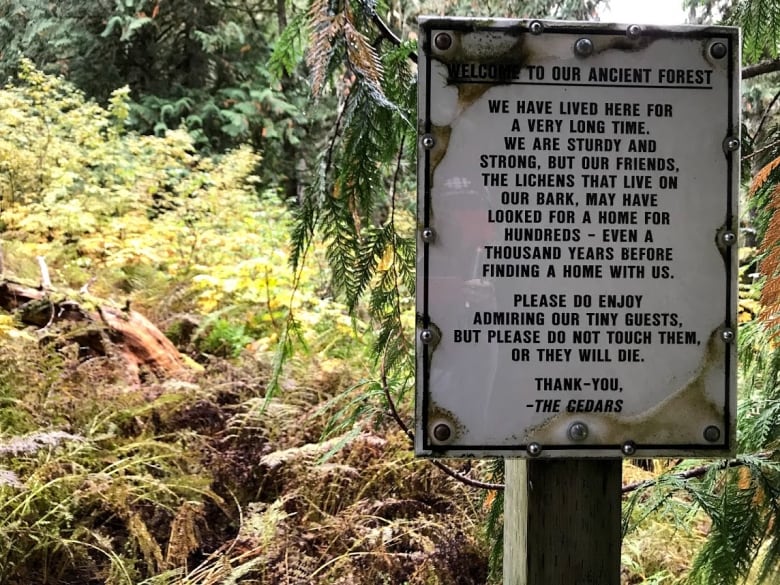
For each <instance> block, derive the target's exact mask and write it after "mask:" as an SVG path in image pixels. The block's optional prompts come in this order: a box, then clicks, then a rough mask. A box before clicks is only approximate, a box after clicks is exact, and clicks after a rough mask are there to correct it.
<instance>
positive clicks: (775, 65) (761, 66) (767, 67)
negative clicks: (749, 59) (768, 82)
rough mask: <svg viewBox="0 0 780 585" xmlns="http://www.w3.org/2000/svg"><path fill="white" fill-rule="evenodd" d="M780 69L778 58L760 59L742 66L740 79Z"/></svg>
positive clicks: (779, 59)
mask: <svg viewBox="0 0 780 585" xmlns="http://www.w3.org/2000/svg"><path fill="white" fill-rule="evenodd" d="M776 71H780V58H778V59H772V60H771V61H762V62H761V63H756V64H755V65H748V66H747V67H743V68H742V79H750V78H752V77H758V76H759V75H766V74H767V73H774V72H776Z"/></svg>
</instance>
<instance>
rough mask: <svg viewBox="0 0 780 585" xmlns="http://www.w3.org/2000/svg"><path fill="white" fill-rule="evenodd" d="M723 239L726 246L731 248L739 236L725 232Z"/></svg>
mask: <svg viewBox="0 0 780 585" xmlns="http://www.w3.org/2000/svg"><path fill="white" fill-rule="evenodd" d="M721 238H722V239H723V243H724V244H726V245H727V246H731V245H732V244H733V243H734V242H736V241H737V234H735V233H734V232H723V235H722V236H721Z"/></svg>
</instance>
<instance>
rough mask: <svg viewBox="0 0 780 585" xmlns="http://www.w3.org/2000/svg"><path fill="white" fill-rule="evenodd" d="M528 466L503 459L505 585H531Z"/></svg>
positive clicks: (516, 461)
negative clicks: (529, 578) (529, 582)
mask: <svg viewBox="0 0 780 585" xmlns="http://www.w3.org/2000/svg"><path fill="white" fill-rule="evenodd" d="M527 548H528V464H527V463H526V461H525V459H504V585H528V564H527V563H526V558H527V557H526V551H527Z"/></svg>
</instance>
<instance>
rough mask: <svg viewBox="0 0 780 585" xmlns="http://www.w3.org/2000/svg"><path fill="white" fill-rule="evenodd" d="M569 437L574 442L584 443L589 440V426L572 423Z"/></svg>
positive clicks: (581, 423)
mask: <svg viewBox="0 0 780 585" xmlns="http://www.w3.org/2000/svg"><path fill="white" fill-rule="evenodd" d="M568 435H569V438H570V439H571V440H572V441H584V440H585V439H587V438H588V425H586V424H585V423H583V422H575V423H572V425H571V426H570V427H569V431H568Z"/></svg>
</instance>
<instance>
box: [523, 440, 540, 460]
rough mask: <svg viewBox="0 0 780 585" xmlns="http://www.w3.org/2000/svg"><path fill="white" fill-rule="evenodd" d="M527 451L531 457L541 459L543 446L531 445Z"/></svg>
mask: <svg viewBox="0 0 780 585" xmlns="http://www.w3.org/2000/svg"><path fill="white" fill-rule="evenodd" d="M526 451H528V454H529V455H530V456H531V457H539V455H541V454H542V446H541V445H540V444H539V443H529V445H528V447H526Z"/></svg>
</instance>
